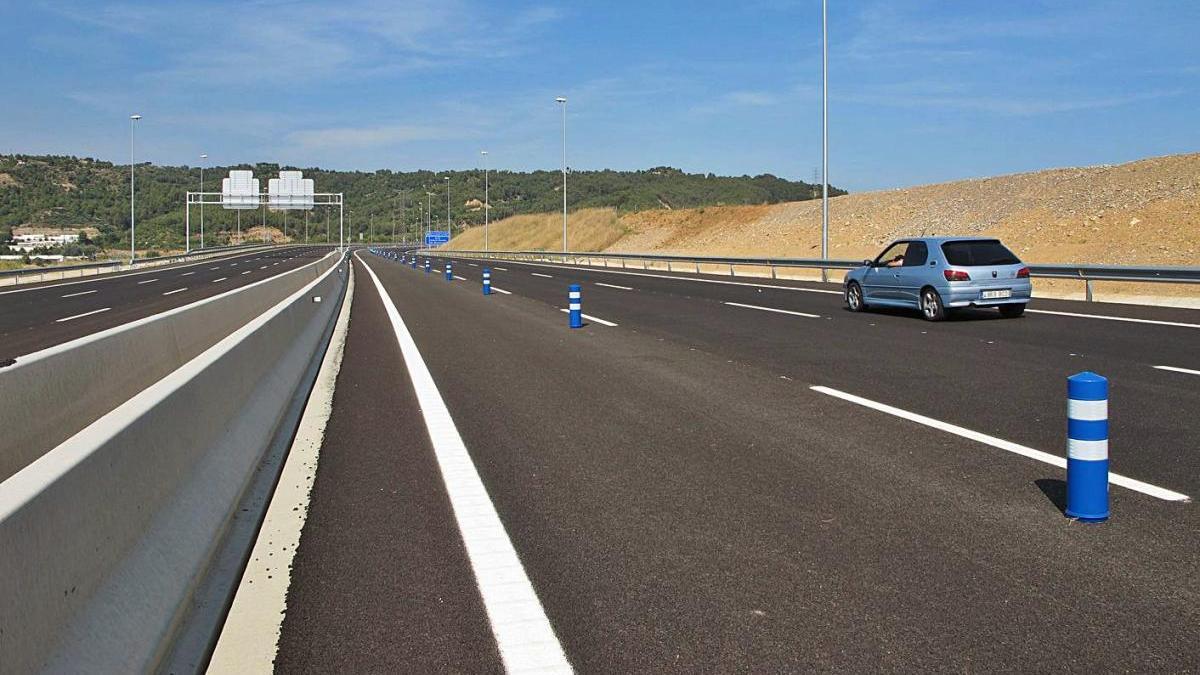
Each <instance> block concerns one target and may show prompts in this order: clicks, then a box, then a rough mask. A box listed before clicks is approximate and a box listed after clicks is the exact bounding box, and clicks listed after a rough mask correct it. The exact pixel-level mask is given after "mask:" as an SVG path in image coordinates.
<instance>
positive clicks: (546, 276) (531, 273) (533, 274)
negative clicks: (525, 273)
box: [529, 272, 554, 279]
mask: <svg viewBox="0 0 1200 675" xmlns="http://www.w3.org/2000/svg"><path fill="white" fill-rule="evenodd" d="M529 275H530V276H534V277H543V278H546V279H553V278H554V277H552V276H550V275H549V274H541V273H539V272H530V273H529Z"/></svg>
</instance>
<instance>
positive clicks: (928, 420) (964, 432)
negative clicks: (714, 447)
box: [809, 387, 1191, 502]
mask: <svg viewBox="0 0 1200 675" xmlns="http://www.w3.org/2000/svg"><path fill="white" fill-rule="evenodd" d="M809 389H812V390H813V391H816V392H820V393H822V394H827V395H829V396H833V397H836V398H840V399H842V400H843V401H849V402H851V403H857V404H858V405H861V406H864V407H867V408H871V409H873V410H878V411H879V412H883V413H887V414H889V415H895V416H896V417H900V418H902V419H906V420H909V421H910V422H916V423H917V424H923V425H925V426H927V427H933V428H934V429H938V430H939V431H945V432H947V433H951V434H954V435H956V436H962V437H963V438H967V439H970V440H972V441H977V442H979V443H983V444H985V445H990V446H992V447H993V448H1000V449H1001V450H1007V451H1009V452H1012V453H1015V454H1018V455H1021V456H1022V457H1028V458H1029V459H1036V460H1037V461H1039V462H1045V463H1046V464H1050V465H1053V466H1057V467H1058V468H1060V469H1065V468H1067V458H1066V457H1062V456H1059V455H1052V454H1050V453H1048V452H1042V451H1041V450H1034V449H1033V448H1030V447H1026V446H1024V445H1019V444H1017V443H1013V442H1012V441H1006V440H1004V439H1002V438H996V437H995V436H988V435H987V434H981V433H979V432H978V431H971V430H970V429H966V428H964V427H960V426H957V425H954V424H950V423H948V422H942V421H940V420H935V419H933V418H932V417H926V416H924V415H918V414H917V413H914V412H909V411H907V410H902V409H900V408H895V407H893V406H890V405H887V404H886V403H879V402H877V401H872V400H870V399H866V398H862V397H861V396H855V395H854V394H847V393H846V392H844V391H838V390H837V389H830V388H829V387H809ZM1108 482H1109V483H1112V484H1113V485H1120V486H1121V487H1124V488H1129V489H1130V490H1134V491H1136V492H1141V493H1142V494H1146V495H1150V496H1151V497H1157V498H1159V499H1165V500H1167V501H1172V502H1187V501H1191V497H1188V496H1187V495H1185V494H1180V493H1178V492H1175V491H1173V490H1168V489H1166V488H1161V487H1158V486H1157V485H1151V484H1149V483H1143V482H1142V481H1140V480H1135V479H1133V478H1128V477H1126V476H1122V475H1120V474H1116V473H1111V472H1110V473H1109V474H1108Z"/></svg>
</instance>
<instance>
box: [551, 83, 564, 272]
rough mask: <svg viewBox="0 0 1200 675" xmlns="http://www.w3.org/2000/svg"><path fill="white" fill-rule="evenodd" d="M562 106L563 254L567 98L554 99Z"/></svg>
mask: <svg viewBox="0 0 1200 675" xmlns="http://www.w3.org/2000/svg"><path fill="white" fill-rule="evenodd" d="M554 100H555V101H556V102H557V103H558V104H559V105H561V106H562V151H563V160H562V175H563V182H562V192H563V253H566V252H567V98H566V97H565V96H559V97H558V98H556V99H554Z"/></svg>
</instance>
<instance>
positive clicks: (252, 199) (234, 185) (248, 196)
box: [221, 171, 259, 209]
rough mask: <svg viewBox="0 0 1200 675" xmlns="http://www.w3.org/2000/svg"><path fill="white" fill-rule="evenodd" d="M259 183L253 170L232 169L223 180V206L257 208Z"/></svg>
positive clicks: (228, 207)
mask: <svg viewBox="0 0 1200 675" xmlns="http://www.w3.org/2000/svg"><path fill="white" fill-rule="evenodd" d="M258 190H259V183H258V179H257V178H255V177H254V172H253V171H230V172H229V177H228V178H224V179H222V180H221V207H222V208H226V209H257V208H258V205H259V198H258Z"/></svg>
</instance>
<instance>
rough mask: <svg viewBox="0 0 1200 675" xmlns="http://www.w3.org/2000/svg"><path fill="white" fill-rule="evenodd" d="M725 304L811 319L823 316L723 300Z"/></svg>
mask: <svg viewBox="0 0 1200 675" xmlns="http://www.w3.org/2000/svg"><path fill="white" fill-rule="evenodd" d="M721 304H723V305H731V306H733V307H745V308H746V309H761V310H762V311H764V312H776V313H779V314H792V315H794V316H804V317H808V318H810V319H819V318H821V315H820V314H808V313H807V312H793V311H791V310H790V309H775V308H774V307H760V306H759V305H745V304H742V303H740V302H722V303H721Z"/></svg>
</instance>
